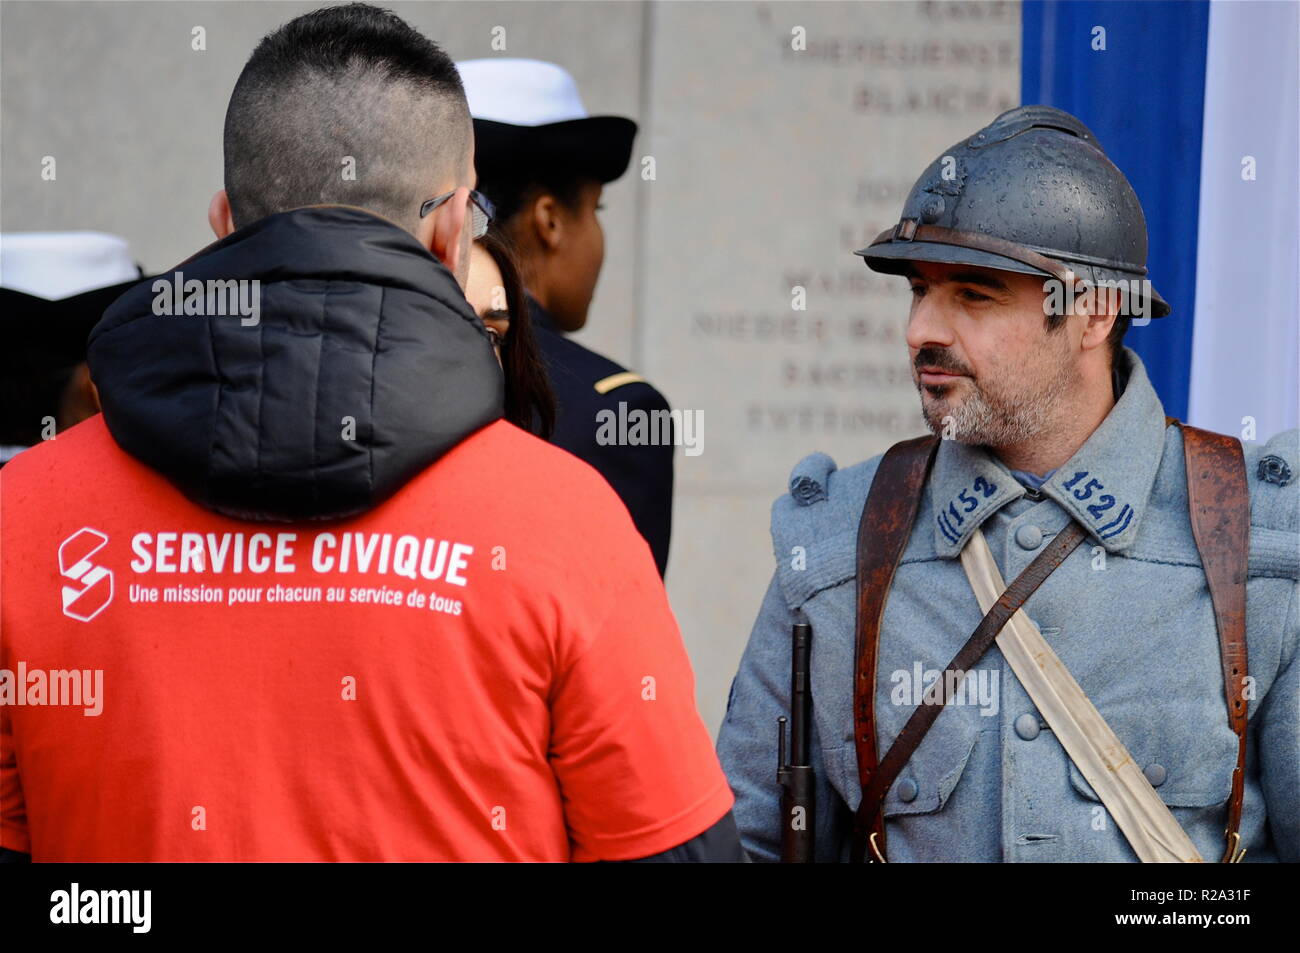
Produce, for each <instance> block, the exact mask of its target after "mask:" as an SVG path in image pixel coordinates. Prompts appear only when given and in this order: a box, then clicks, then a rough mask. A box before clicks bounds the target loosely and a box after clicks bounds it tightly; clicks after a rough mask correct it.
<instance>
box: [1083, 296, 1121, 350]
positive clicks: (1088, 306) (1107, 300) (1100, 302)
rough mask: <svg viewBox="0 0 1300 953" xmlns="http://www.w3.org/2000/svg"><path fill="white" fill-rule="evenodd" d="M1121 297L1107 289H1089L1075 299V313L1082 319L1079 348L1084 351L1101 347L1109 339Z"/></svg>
mask: <svg viewBox="0 0 1300 953" xmlns="http://www.w3.org/2000/svg"><path fill="white" fill-rule="evenodd" d="M1121 303H1122V296H1121V295H1119V294H1117V293H1115V292H1113V291H1111V290H1110V289H1107V288H1097V287H1089V288H1088V290H1087V291H1086V292H1085V293H1084V294H1083V295H1081V296H1080V297H1079V298H1077V299H1075V311H1076V312H1077V313H1078V314H1081V315H1082V316H1083V318H1084V326H1083V338H1082V340H1081V341H1080V342H1079V346H1080V347H1081V348H1083V350H1085V351H1090V350H1092V349H1093V348H1098V347H1102V346H1104V345H1105V344H1106V339H1107V338H1109V337H1110V329H1111V328H1112V327H1114V326H1115V321H1116V318H1117V316H1118V315H1119V309H1120V305H1121Z"/></svg>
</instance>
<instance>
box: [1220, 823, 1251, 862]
mask: <svg viewBox="0 0 1300 953" xmlns="http://www.w3.org/2000/svg"><path fill="white" fill-rule="evenodd" d="M1223 833H1224V834H1226V835H1227V837H1228V849H1227V850H1226V851H1224V854H1223V860H1222V861H1220V863H1224V864H1239V863H1241V858H1243V857H1245V856H1246V848H1244V847H1242V846H1241V835H1240V834H1239V833H1237V832H1236V831H1231V830H1229V831H1224V832H1223Z"/></svg>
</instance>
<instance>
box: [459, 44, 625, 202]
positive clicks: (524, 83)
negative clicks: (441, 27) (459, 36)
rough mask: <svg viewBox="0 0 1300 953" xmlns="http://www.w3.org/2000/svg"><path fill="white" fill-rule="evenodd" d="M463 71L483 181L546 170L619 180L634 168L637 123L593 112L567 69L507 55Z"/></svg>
mask: <svg viewBox="0 0 1300 953" xmlns="http://www.w3.org/2000/svg"><path fill="white" fill-rule="evenodd" d="M456 68H457V69H458V70H459V71H460V77H461V81H462V82H463V83H464V84H465V96H466V98H467V99H468V100H469V111H470V115H471V116H473V117H474V140H475V142H474V164H475V165H476V166H477V167H478V171H479V175H480V177H483V176H486V177H488V178H493V177H494V176H496V175H500V174H515V173H518V172H522V171H528V170H529V169H533V170H536V169H541V168H543V167H545V168H549V169H564V170H567V171H571V172H574V173H577V174H579V175H587V176H590V177H592V178H594V179H597V180H598V181H600V182H612V181H614V180H615V179H617V178H618V177H619V176H621V175H622V174H623V173H624V172H625V171H626V170H627V166H628V162H629V161H630V159H631V156H632V140H633V139H634V138H635V137H636V123H634V122H633V121H632V120H631V119H626V118H624V117H622V116H592V115H589V114H588V113H587V109H586V107H585V106H583V104H582V97H581V96H579V95H578V85H577V83H575V82H574V81H573V77H572V76H570V75H569V72H568V70H566V69H564V68H563V67H562V66H557V65H556V64H555V63H544V62H542V61H541V60H527V59H514V58H509V57H500V58H494V59H479V60H465V61H464V62H461V63H457V64H456Z"/></svg>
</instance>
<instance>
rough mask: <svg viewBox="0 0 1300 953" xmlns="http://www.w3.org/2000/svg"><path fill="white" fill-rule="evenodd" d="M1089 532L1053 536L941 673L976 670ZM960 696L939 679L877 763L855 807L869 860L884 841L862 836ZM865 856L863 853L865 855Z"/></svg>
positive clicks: (879, 856) (1071, 530)
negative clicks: (929, 734)
mask: <svg viewBox="0 0 1300 953" xmlns="http://www.w3.org/2000/svg"><path fill="white" fill-rule="evenodd" d="M1086 536H1087V532H1086V531H1085V530H1084V528H1083V527H1082V526H1080V525H1079V524H1078V523H1077V522H1075V521H1074V520H1071V521H1070V523H1069V524H1068V525H1067V526H1066V527H1065V529H1063V530H1061V531H1060V532H1059V533H1057V534H1056V536H1055V538H1054V539H1053V540H1052V541H1051V543H1049V544H1048V545H1047V546H1045V547H1043V550H1042V552H1040V553H1039V554H1038V555H1037V556H1036V557H1034V560H1033V561H1032V562H1031V563H1030V564H1029V565H1028V566H1026V567H1025V569H1024V571H1023V572H1021V573H1020V575H1018V576H1016V578H1015V579H1013V580H1012V582H1011V585H1009V586H1007V588H1006V590H1005V591H1004V592H1003V593H1002V595H1000V596H999V597H998V600H997V602H995V603H994V604H993V606H992V607H991V608H990V609H989V611H988V612H986V613H985V614H984V618H983V619H981V620H980V624H979V625H978V626H976V627H975V631H974V632H972V633H971V637H970V638H969V639H967V640H966V644H965V645H963V646H962V647H961V649H960V650H959V651H958V652H957V654H956V655H955V656H953V659H952V661H950V662H949V663H948V665H947V667H946V668H945V669H944V671H947V672H969V671H971V669H973V668H974V667H975V664H976V663H977V662H978V661H979V660H980V659H981V658H983V657H984V653H985V652H987V651H988V649H989V646H991V645H992V644H993V641H994V639H996V638H997V636H998V633H999V632H1001V631H1002V628H1003V627H1004V626H1005V625H1006V624H1007V623H1008V622H1009V621H1010V620H1011V617H1012V616H1013V615H1015V614H1016V612H1018V611H1019V610H1020V607H1021V606H1023V605H1024V604H1025V602H1026V600H1028V599H1029V597H1030V596H1032V595H1033V594H1034V592H1035V591H1037V589H1038V587H1039V586H1041V585H1042V584H1043V583H1044V582H1045V581H1046V579H1047V577H1048V576H1050V575H1051V574H1052V573H1053V572H1054V571H1055V570H1056V568H1057V567H1058V566H1060V565H1061V563H1063V562H1065V557H1067V556H1069V555H1070V553H1072V552H1073V551H1074V549H1075V547H1077V546H1078V545H1079V544H1080V543H1081V542H1083V540H1084V538H1085V537H1086ZM956 691H958V685H954V684H953V683H952V682H950V681H949V680H948V679H946V678H943V679H940V680H939V681H937V682H935V683H934V684H933V685H931V686H930V688H929V689H928V690H927V691H926V694H925V697H924V698H923V699H922V702H921V704H920V705H917V706H916V708H915V709H914V710H913V711H912V714H911V715H910V716H909V717H908V719H907V723H906V724H904V725H903V730H902V731H900V732H899V733H898V737H897V738H895V739H894V743H893V744H891V745H890V746H889V750H888V751H887V752H885V756H884V757H883V758H881V759H880V764H878V765H877V766H876V769H875V771H874V772H872V775H871V779H870V781H869V782H868V783H867V785H866V786H865V787H864V788H863V791H862V801H861V802H860V803H859V804H858V811H857V823H856V824H855V833H857V832H860V836H863V835H865V838H866V841H867V843H868V844H869V845H871V846H872V847H873V850H872V853H873V859H875V860H880V861H883V860H884V859H885V845H886V841H885V837H884V835H883V834H882V833H879V831H877V834H876V839H875V841H874V842H872V841H871V837H872V836H873V835H870V834H866V833H865V832H866V831H867V829H868V828H874V827H875V826H876V825H877V824H879V825H880V826H882V827H883V824H884V819H883V814H884V812H883V811H882V807H883V805H884V801H885V794H886V792H887V791H888V790H889V789H890V787H891V786H892V785H893V783H894V781H895V780H896V779H897V778H898V775H899V772H901V771H902V770H903V767H904V766H905V765H906V764H907V762H908V760H909V759H911V757H912V755H913V753H914V752H915V751H916V749H917V748H918V747H919V746H920V744H921V741H922V739H924V738H925V736H926V733H927V732H928V731H929V730H930V728H931V727H932V726H933V725H934V723H935V720H936V719H938V717H939V714H940V713H941V712H942V711H943V709H944V706H946V705H947V704H948V702H950V701H951V700H952V698H953V695H954V694H955V692H956ZM863 853H864V855H865V851H864V852H863Z"/></svg>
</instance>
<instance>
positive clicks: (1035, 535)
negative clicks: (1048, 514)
mask: <svg viewBox="0 0 1300 953" xmlns="http://www.w3.org/2000/svg"><path fill="white" fill-rule="evenodd" d="M1016 542H1017V543H1019V544H1020V548H1021V549H1037V548H1038V547H1039V546H1040V545H1041V544H1042V542H1043V531H1042V530H1041V529H1039V528H1038V527H1037V526H1035V525H1034V524H1033V523H1026V524H1025V525H1024V526H1022V527H1020V528H1019V529H1018V530H1016Z"/></svg>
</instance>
